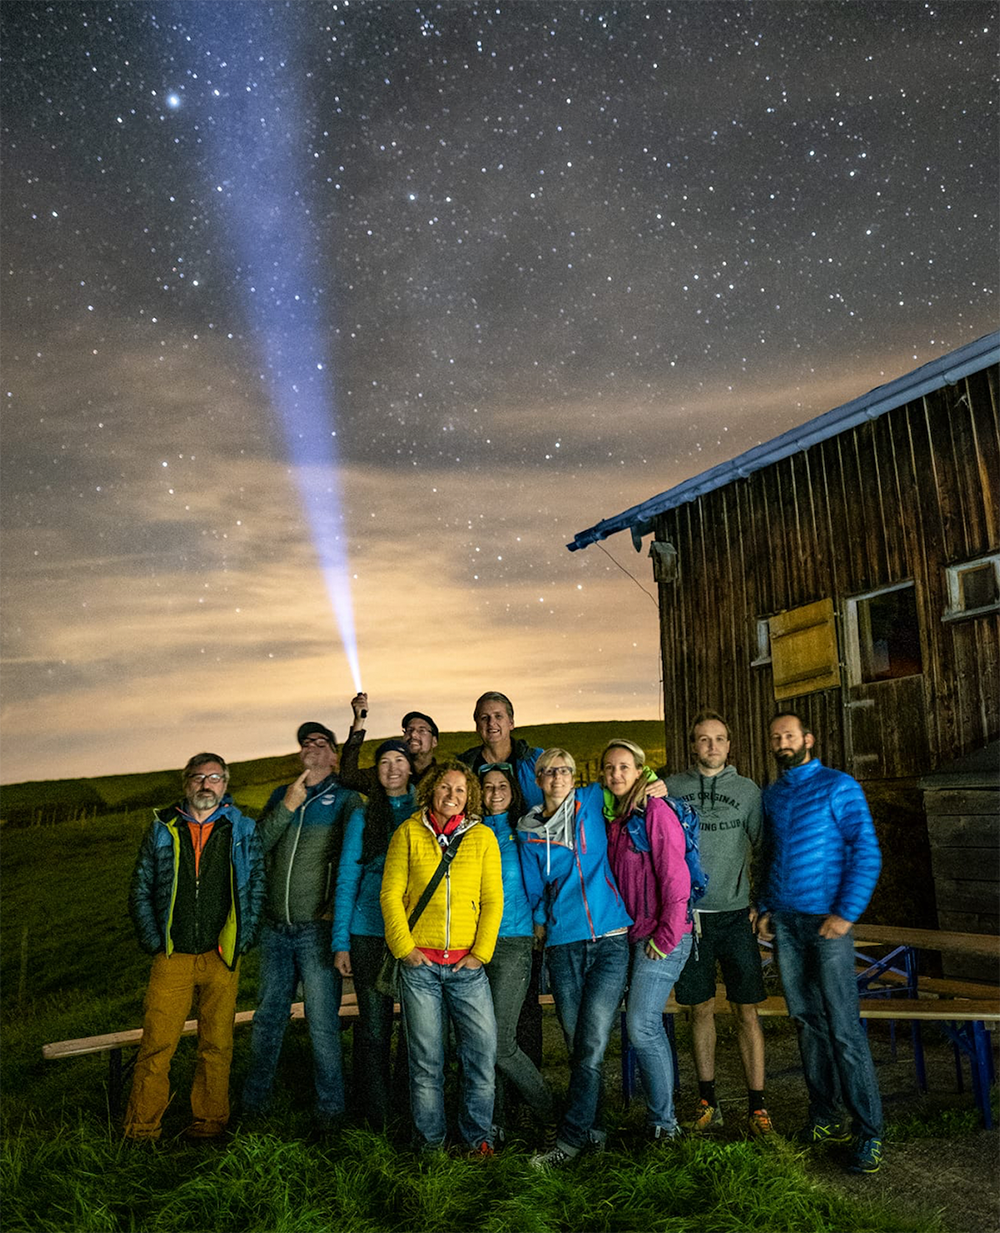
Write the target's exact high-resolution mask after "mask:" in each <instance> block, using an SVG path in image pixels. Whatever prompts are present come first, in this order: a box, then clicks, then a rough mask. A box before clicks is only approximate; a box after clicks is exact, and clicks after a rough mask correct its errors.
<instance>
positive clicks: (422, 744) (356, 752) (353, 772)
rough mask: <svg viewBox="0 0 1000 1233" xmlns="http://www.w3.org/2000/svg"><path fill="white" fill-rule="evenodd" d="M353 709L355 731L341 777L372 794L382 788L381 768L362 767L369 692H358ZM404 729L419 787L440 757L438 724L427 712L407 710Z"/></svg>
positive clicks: (346, 745) (350, 736)
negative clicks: (379, 782)
mask: <svg viewBox="0 0 1000 1233" xmlns="http://www.w3.org/2000/svg"><path fill="white" fill-rule="evenodd" d="M351 710H352V711H353V712H354V720H353V722H352V723H351V730H350V732H349V733H348V735H347V740H346V741H345V742H344V753H343V757H342V758H341V761H340V780H341V783H343V784H345V785H346V786H347V787H348V788H354V789H355V791H357V792H363V793H364V794H365V796H371V795H372V793H373V792H377V791H378V769H377V767H374V766H365V767H359V766H358V759H359V758H360V755H361V746H362V745H363V744H364V743H365V720H366V719H367V717H368V695H367V694H366V693H360V694H355V695H354V697H353V698H352V699H351ZM400 727H401V728H402V729H403V743H404V745H405V746H406V751H407V753H408V754H409V755H410V762H411V763H412V765H413V776H412V778H411V780H410V783H411V784H412V785H413V786H414V787H415V786H416V785H417V784H418V783H419V782H420V781H421V779H423V777H424V776H425V775H426V774H427V773H428V772H429V771H431V770H433V768H434V767H435V766H437V759H436V758H435V756H434V750H435V749H437V743H438V726H437V724H436V723H435V722H434V720H433V719H431V717H430V715H425V714H424V713H423V711H407V713H406V714H405V715H404V716H403V718H402V720H401V721H400Z"/></svg>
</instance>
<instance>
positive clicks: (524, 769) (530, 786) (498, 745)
mask: <svg viewBox="0 0 1000 1233" xmlns="http://www.w3.org/2000/svg"><path fill="white" fill-rule="evenodd" d="M472 719H473V722H474V723H475V725H476V732H477V733H478V735H479V739H480V740H481V741H482V745H474V746H473V747H472V749H467V750H466V751H465V753H460V754H459V755H458V760H459V761H460V762H464V763H465V765H466V766H471V767H472V769H473V770H474V771H475V772H476V774H477V775H482V774H483V773H484V767H485V768H489V767H490V766H500V767H503V766H508V767H510V768H511V770H512V771H513V773H514V776H515V778H516V779H517V782H518V784H519V785H520V788H521V793H522V795H523V796H524V800H525V803H526V804H527V805H528V807H529V808H533V807H534V806H535V805H540V804H541V803H542V792H541V789H540V788H539V786H538V782H537V780H536V779H535V763H536V762H537V761H538V756H539V754H540V753H541V752H542V751H541V749H538V748H537V747H534V746H531V745H529V744H528V742H527V741H522V740H521V738H520V737H515V736H514V704H513V702H511V700H510V699H509V698H508V697H507V695H506V694H501V693H499V692H498V691H497V690H495V689H491V690H488V691H487V692H486V693H485V694H481V695H480V697H478V698H477V699H476V705H475V706H474V707H473V709H472Z"/></svg>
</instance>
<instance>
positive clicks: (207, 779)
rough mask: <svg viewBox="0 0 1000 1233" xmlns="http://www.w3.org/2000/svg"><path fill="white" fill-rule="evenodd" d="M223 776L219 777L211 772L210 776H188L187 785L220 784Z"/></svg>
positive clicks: (216, 773)
mask: <svg viewBox="0 0 1000 1233" xmlns="http://www.w3.org/2000/svg"><path fill="white" fill-rule="evenodd" d="M225 778H226V777H225V775H220V774H219V773H218V772H217V771H213V772H212V774H211V775H188V783H211V784H217V783H222V781H223V780H224V779H225Z"/></svg>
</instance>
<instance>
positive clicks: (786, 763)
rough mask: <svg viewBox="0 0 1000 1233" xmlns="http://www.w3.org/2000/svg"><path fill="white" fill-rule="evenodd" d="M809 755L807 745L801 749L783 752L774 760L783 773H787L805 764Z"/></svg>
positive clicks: (777, 754) (775, 756)
mask: <svg viewBox="0 0 1000 1233" xmlns="http://www.w3.org/2000/svg"><path fill="white" fill-rule="evenodd" d="M808 755H809V750H808V749H806V747H805V745H803V746H802V748H801V749H794V750H792V749H783V750H781V751H780V752H779V753H776V754H775V755H774V760H775V762H777V764H778V766H779V767H780V768H781V769H782V770H783V771H787V770H789V769H790V768H791V767H793V766H801V765H802V763H803V762H805V760H806V758H807V757H808Z"/></svg>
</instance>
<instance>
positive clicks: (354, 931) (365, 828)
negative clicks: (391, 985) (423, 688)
mask: <svg viewBox="0 0 1000 1233" xmlns="http://www.w3.org/2000/svg"><path fill="white" fill-rule="evenodd" d="M375 769H376V772H377V774H378V785H377V788H376V789H374V790H373V791H372V794H371V796H370V797H369V798H368V804H367V805H366V806H365V808H364V809H363V810H362V809H355V810H354V812H353V813H352V814H351V817H350V818H349V819H348V823H347V831H346V833H345V835H344V848H343V851H342V853H341V856H340V867H339V869H338V870H337V890H336V894H335V898H334V910H333V939H332V945H333V951H334V956H333V962H334V966H335V967H336V969H337V971H338V972H339V973H340V974H341V976H344V977H353V978H354V992H355V993H356V995H357V999H358V1029H357V1035H356V1037H355V1065H354V1077H355V1095H356V1098H357V1101H358V1107H359V1109H360V1111H361V1114H362V1116H363V1118H364V1119H365V1120H366V1121H367V1122H368V1123H369V1124H370V1125H371V1126H373V1127H375V1128H376V1129H382V1128H383V1127H384V1126H385V1125H386V1123H387V1121H388V1120H389V1087H390V1075H391V1067H392V1063H391V1057H390V1050H391V1044H392V1010H393V1008H392V999H391V998H388V997H386V996H385V994H383V993H379V991H378V990H377V989H376V988H375V978H376V976H377V975H378V970H379V965H380V963H381V962H382V955H383V953H384V950H385V926H384V925H383V923H382V908H381V906H380V904H379V893H380V891H381V889H382V869H383V866H384V865H385V854H386V851H387V850H388V847H389V840H390V838H391V837H392V835H393V834H394V833H395V831H396V828H397V827H398V826H399V824H400V823H401V822H403V821H405V820H406V819H407V818H408V817H409V816H410V814H411V813H412V812H413V809H414V794H413V790H412V788H411V787H410V779H411V776H412V773H413V764H412V762H411V760H410V755H409V752H408V750H407V748H406V746H405V745H404V744H403V742H402V741H383V742H382V744H381V745H379V747H378V749H377V750H376V751H375Z"/></svg>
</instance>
